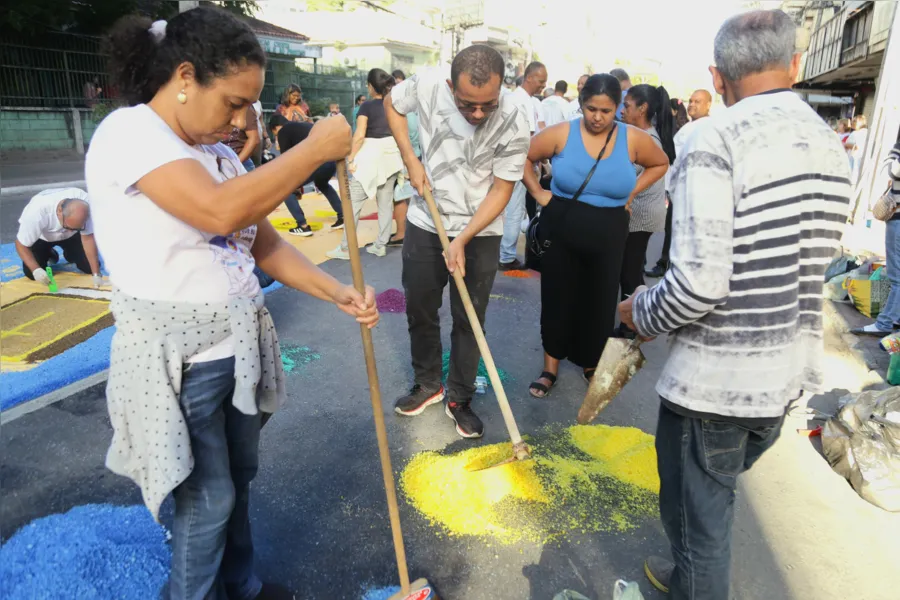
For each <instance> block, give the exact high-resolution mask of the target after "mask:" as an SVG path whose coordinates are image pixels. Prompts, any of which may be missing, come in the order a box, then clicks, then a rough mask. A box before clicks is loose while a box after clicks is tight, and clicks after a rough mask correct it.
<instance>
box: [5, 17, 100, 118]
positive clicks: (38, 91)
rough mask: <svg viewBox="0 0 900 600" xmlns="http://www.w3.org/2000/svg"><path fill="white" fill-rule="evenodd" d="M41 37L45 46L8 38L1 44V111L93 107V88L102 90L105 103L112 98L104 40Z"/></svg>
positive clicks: (48, 33) (59, 34) (44, 35)
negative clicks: (101, 41)
mask: <svg viewBox="0 0 900 600" xmlns="http://www.w3.org/2000/svg"><path fill="white" fill-rule="evenodd" d="M36 37H38V38H39V39H40V40H41V43H42V44H43V45H42V46H36V45H35V43H34V39H33V38H32V39H28V38H25V37H17V36H13V35H6V34H4V36H3V38H2V41H0V106H16V107H23V106H28V107H42V108H72V107H85V106H90V105H92V104H94V102H93V101H92V100H90V99H89V96H92V94H91V93H90V86H95V87H97V88H100V90H101V92H100V98H111V97H113V96H110V93H111V92H112V93H113V94H114V93H115V91H114V90H111V89H110V87H109V86H108V85H107V83H108V77H107V75H106V59H105V57H104V56H103V55H102V54H101V53H100V39H99V38H94V37H87V36H80V35H71V34H65V33H54V32H46V33H42V34H41V35H40V36H36Z"/></svg>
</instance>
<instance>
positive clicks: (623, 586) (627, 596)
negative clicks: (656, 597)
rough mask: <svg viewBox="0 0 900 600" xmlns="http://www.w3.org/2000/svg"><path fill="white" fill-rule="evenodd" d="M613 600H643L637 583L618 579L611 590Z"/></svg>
mask: <svg viewBox="0 0 900 600" xmlns="http://www.w3.org/2000/svg"><path fill="white" fill-rule="evenodd" d="M613 600H644V596H643V595H641V588H640V587H638V584H637V583H635V582H633V581H622V580H621V579H620V580H618V581H617V582H616V587H614V588H613Z"/></svg>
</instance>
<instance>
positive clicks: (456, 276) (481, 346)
mask: <svg viewBox="0 0 900 600" xmlns="http://www.w3.org/2000/svg"><path fill="white" fill-rule="evenodd" d="M424 191H425V194H424V195H425V203H426V204H428V210H429V211H431V220H432V221H434V228H435V229H436V230H437V234H438V237H439V238H440V239H441V246H443V247H444V253H445V254H446V255H448V256H449V253H450V239H449V238H448V237H447V231H446V230H445V229H444V223H443V221H441V213H440V212H438V208H437V204H436V203H435V201H434V196H433V195H432V194H431V190H430V189H428V187H427V184H426V186H425V190H424ZM453 281H454V282H456V290H457V291H458V292H459V297H460V299H461V300H462V303H463V306H464V307H465V308H466V315H468V317H469V324H470V325H471V326H472V331H473V333H475V341H476V342H477V343H478V350H479V351H480V352H481V358H483V359H484V366H485V367H486V368H487V372H488V376H489V377H490V380H491V385H492V386H494V394H495V395H496V396H497V403H498V404H500V412H501V413H502V414H503V422H504V423H506V430H507V431H508V432H509V439H510V440H511V441H512V443H513V446H517V445H520V444H521V443H522V435H521V434H520V433H519V426H518V425H516V418H515V417H514V416H513V413H512V409H511V408H510V407H509V400H508V399H507V398H506V391H505V390H504V389H503V382H501V381H500V374H499V373H498V372H497V365H495V364H494V357H493V355H491V349H490V348H489V347H488V343H487V339H486V338H485V337H484V330H483V329H482V328H481V321H479V320H478V313H476V312H475V306H474V305H473V304H472V298H471V297H470V296H469V290H468V289H467V288H466V281H465V279H463V275H462V273H460V272H459V269H454V270H453Z"/></svg>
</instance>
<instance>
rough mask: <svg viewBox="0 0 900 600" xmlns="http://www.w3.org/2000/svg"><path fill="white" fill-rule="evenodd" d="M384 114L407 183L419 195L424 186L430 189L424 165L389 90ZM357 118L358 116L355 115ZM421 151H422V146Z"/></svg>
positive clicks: (407, 126) (385, 100)
mask: <svg viewBox="0 0 900 600" xmlns="http://www.w3.org/2000/svg"><path fill="white" fill-rule="evenodd" d="M384 114H385V116H386V117H387V122H388V126H389V127H390V128H391V134H392V135H393V136H394V141H395V142H397V147H398V148H399V149H400V156H401V157H402V158H403V164H404V165H406V171H407V173H409V183H410V185H412V186H413V187H414V188H415V189H416V191H417V192H419V195H421V194H422V191H423V190H424V189H425V187H428V189H431V185H430V184H429V183H428V177H427V176H426V175H425V165H423V164H422V161H421V160H419V157H418V156H416V151H415V150H413V145H412V141H411V140H410V139H409V121H407V120H406V115H402V114H400V113H399V112H398V111H397V109H396V108H394V103H393V101H391V94H390V92H388V95H387V96H385V97H384ZM358 120H359V117H357V121H358ZM422 151H423V153H424V148H423V149H422Z"/></svg>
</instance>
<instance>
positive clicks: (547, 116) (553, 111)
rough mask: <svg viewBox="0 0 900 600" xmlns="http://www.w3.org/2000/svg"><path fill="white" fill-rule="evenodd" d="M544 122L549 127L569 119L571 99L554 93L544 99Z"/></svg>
mask: <svg viewBox="0 0 900 600" xmlns="http://www.w3.org/2000/svg"><path fill="white" fill-rule="evenodd" d="M543 106H544V122H545V123H546V124H547V127H553V126H554V125H557V124H559V123H562V122H563V121H568V120H569V118H568V117H569V110H570V106H569V101H568V100H566V99H565V98H563V97H562V96H557V95H555V94H554V95H553V96H550V97H549V98H547V99H546V100H544V102H543Z"/></svg>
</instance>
